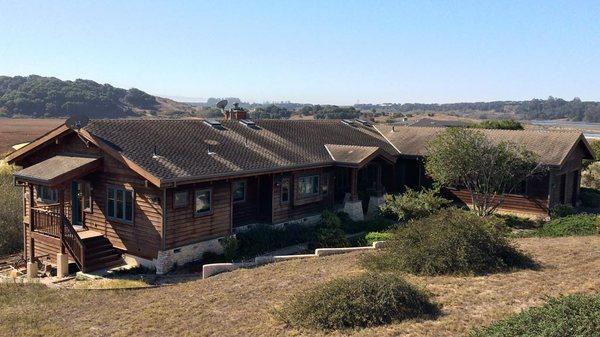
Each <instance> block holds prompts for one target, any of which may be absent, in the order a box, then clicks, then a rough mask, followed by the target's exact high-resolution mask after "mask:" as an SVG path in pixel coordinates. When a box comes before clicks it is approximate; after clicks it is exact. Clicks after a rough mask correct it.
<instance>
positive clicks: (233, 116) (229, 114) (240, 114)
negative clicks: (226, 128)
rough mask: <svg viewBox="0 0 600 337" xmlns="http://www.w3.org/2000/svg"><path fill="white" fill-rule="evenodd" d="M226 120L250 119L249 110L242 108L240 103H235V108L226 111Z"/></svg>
mask: <svg viewBox="0 0 600 337" xmlns="http://www.w3.org/2000/svg"><path fill="white" fill-rule="evenodd" d="M225 119H226V120H238V121H239V120H242V119H248V110H246V109H244V108H240V106H239V103H233V109H229V110H228V111H225Z"/></svg>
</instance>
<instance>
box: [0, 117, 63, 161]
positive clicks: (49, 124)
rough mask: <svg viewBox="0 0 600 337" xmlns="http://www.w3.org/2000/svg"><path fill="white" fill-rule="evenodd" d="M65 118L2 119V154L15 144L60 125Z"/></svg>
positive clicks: (0, 145)
mask: <svg viewBox="0 0 600 337" xmlns="http://www.w3.org/2000/svg"><path fill="white" fill-rule="evenodd" d="M63 122H64V119H33V118H24V119H0V155H2V154H5V153H7V152H10V151H12V148H11V147H12V146H13V145H15V144H20V143H25V142H30V141H32V140H34V139H36V138H38V137H39V136H41V135H43V134H44V133H46V132H48V131H50V130H51V129H53V128H55V127H57V126H59V125H60V124H61V123H63Z"/></svg>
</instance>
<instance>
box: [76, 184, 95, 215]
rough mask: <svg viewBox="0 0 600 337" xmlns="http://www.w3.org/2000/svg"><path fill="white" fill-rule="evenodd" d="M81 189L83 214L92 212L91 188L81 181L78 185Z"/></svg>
mask: <svg viewBox="0 0 600 337" xmlns="http://www.w3.org/2000/svg"><path fill="white" fill-rule="evenodd" d="M79 188H80V189H81V199H82V202H81V204H82V206H83V211H84V212H91V211H92V186H91V184H90V183H89V182H87V181H83V182H80V183H79Z"/></svg>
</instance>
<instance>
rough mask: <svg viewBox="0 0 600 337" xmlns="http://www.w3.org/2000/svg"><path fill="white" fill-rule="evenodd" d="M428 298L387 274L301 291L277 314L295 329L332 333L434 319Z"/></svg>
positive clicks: (368, 275)
mask: <svg viewBox="0 0 600 337" xmlns="http://www.w3.org/2000/svg"><path fill="white" fill-rule="evenodd" d="M438 314H439V308H438V306H437V305H435V304H433V303H431V302H430V300H429V295H428V294H426V293H425V292H423V291H421V290H419V289H417V288H416V287H414V286H413V285H411V284H409V283H408V282H406V281H405V280H404V279H402V278H401V277H400V276H398V275H394V274H390V273H382V274H370V273H367V274H361V275H358V276H352V277H345V278H339V279H335V280H332V281H329V282H327V283H325V284H321V285H318V286H316V287H315V288H313V289H311V290H310V291H308V292H302V293H299V294H298V295H296V296H295V297H293V298H292V299H291V301H289V302H288V303H287V304H286V305H285V306H284V307H283V308H282V309H281V310H280V311H279V312H278V314H277V316H278V317H279V318H280V319H281V320H282V321H283V322H285V323H286V324H288V325H290V326H292V327H295V328H309V329H321V330H335V329H345V328H356V327H369V326H378V325H383V324H389V323H392V322H400V321H403V320H406V319H412V318H433V317H435V316H437V315H438Z"/></svg>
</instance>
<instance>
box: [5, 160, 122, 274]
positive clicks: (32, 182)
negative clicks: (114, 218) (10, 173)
mask: <svg viewBox="0 0 600 337" xmlns="http://www.w3.org/2000/svg"><path fill="white" fill-rule="evenodd" d="M100 163H101V158H97V157H82V156H74V155H57V156H54V157H51V158H49V159H47V160H45V161H42V162H40V163H38V164H36V165H33V166H30V167H28V168H26V169H23V170H21V171H19V172H17V173H15V182H16V183H17V184H19V185H21V186H23V189H24V204H25V206H26V207H25V210H24V221H23V225H24V238H25V240H24V241H25V243H24V246H25V247H24V248H25V249H24V255H25V258H26V259H27V261H28V274H30V275H35V274H36V273H37V270H36V269H37V263H38V262H44V260H45V261H46V262H50V263H51V264H54V265H56V266H57V275H58V276H65V275H67V274H68V267H69V263H74V264H75V265H76V266H77V268H78V269H80V270H82V271H85V272H89V271H93V270H97V269H101V268H105V267H108V266H110V265H114V264H116V263H117V262H120V254H119V253H118V252H117V251H116V250H115V249H114V248H113V246H112V245H111V244H110V241H109V240H108V239H107V238H105V237H104V236H103V235H102V234H101V233H98V232H96V231H92V230H89V229H87V228H86V227H85V221H84V219H85V214H84V212H83V210H84V208H85V205H86V200H85V198H86V196H87V195H86V193H87V192H86V191H85V189H86V188H85V186H84V185H83V183H82V182H81V181H82V180H81V178H83V177H85V176H86V175H88V174H90V173H92V172H94V171H96V170H97V169H98V168H99V167H100ZM87 187H88V189H89V186H87ZM67 195H68V196H70V197H69V198H67Z"/></svg>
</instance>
